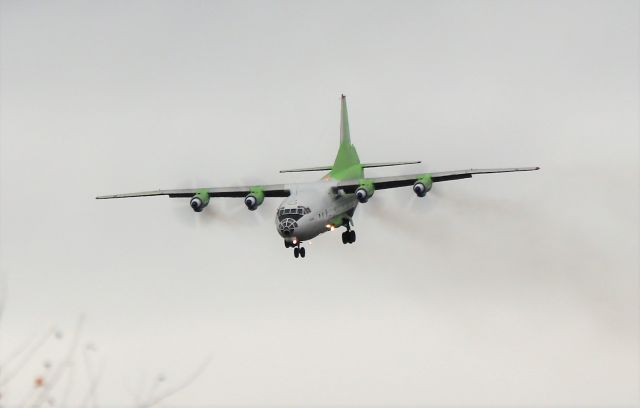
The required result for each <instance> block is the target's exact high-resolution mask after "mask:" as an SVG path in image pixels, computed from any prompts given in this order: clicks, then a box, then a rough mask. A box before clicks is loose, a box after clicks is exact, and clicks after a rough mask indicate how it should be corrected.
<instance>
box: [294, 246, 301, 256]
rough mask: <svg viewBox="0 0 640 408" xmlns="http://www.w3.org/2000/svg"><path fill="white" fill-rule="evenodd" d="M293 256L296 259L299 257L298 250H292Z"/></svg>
mask: <svg viewBox="0 0 640 408" xmlns="http://www.w3.org/2000/svg"><path fill="white" fill-rule="evenodd" d="M293 256H295V257H296V258H297V257H299V256H300V248H297V247H296V248H293Z"/></svg>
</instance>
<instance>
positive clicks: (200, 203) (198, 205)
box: [189, 190, 209, 212]
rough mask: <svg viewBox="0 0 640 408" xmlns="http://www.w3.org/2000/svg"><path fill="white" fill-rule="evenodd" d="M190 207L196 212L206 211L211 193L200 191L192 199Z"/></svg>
mask: <svg viewBox="0 0 640 408" xmlns="http://www.w3.org/2000/svg"><path fill="white" fill-rule="evenodd" d="M189 205H190V206H191V208H192V209H193V211H195V212H200V211H202V210H204V208H205V207H206V206H207V205H209V192H208V191H206V190H201V191H198V192H197V193H196V194H195V195H194V196H193V197H191V200H190V201H189Z"/></svg>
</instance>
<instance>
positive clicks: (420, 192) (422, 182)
mask: <svg viewBox="0 0 640 408" xmlns="http://www.w3.org/2000/svg"><path fill="white" fill-rule="evenodd" d="M432 184H433V182H432V181H431V175H429V174H426V175H424V176H422V177H420V178H419V179H417V180H416V182H415V183H413V192H414V193H416V195H417V196H418V197H424V196H425V195H427V193H428V192H429V190H431V186H432Z"/></svg>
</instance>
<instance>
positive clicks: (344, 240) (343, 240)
mask: <svg viewBox="0 0 640 408" xmlns="http://www.w3.org/2000/svg"><path fill="white" fill-rule="evenodd" d="M348 234H349V231H345V232H343V233H342V243H343V244H346V243H347V242H349V237H348Z"/></svg>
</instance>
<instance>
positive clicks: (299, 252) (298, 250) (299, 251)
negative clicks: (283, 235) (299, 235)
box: [284, 241, 306, 258]
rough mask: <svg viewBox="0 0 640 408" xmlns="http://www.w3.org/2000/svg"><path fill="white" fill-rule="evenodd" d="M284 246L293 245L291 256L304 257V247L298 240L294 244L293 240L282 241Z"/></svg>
mask: <svg viewBox="0 0 640 408" xmlns="http://www.w3.org/2000/svg"><path fill="white" fill-rule="evenodd" d="M284 247H285V248H290V247H293V256H294V257H296V258H298V257H299V258H304V257H305V255H306V251H305V250H304V247H301V246H300V242H298V243H296V244H294V243H293V242H289V241H284Z"/></svg>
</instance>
